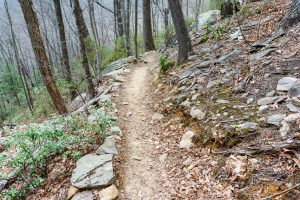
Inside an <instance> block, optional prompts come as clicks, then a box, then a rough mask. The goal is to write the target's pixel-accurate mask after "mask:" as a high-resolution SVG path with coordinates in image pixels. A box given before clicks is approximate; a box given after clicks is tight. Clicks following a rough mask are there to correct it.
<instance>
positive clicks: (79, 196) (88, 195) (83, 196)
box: [72, 190, 96, 200]
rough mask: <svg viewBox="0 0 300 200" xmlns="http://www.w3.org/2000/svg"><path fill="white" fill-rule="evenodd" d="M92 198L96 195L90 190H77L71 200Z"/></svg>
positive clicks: (90, 199)
mask: <svg viewBox="0 0 300 200" xmlns="http://www.w3.org/2000/svg"><path fill="white" fill-rule="evenodd" d="M94 199H96V196H95V195H94V193H93V192H92V191H89V190H87V191H83V192H79V193H77V194H75V195H74V197H73V198H72V200H94Z"/></svg>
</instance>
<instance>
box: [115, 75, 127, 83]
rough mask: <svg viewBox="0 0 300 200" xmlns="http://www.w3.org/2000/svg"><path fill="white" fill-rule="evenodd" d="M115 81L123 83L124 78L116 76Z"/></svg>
mask: <svg viewBox="0 0 300 200" xmlns="http://www.w3.org/2000/svg"><path fill="white" fill-rule="evenodd" d="M115 81H117V82H125V78H124V77H123V76H116V77H115Z"/></svg>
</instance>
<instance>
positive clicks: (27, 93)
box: [4, 0, 33, 113]
mask: <svg viewBox="0 0 300 200" xmlns="http://www.w3.org/2000/svg"><path fill="white" fill-rule="evenodd" d="M4 5H5V11H6V14H7V18H8V23H9V27H10V33H11V39H12V46H13V49H14V55H15V60H16V64H17V68H18V72H19V74H20V77H21V80H22V86H23V89H24V94H25V97H26V100H27V104H28V108H29V110H30V112H31V113H32V112H33V102H32V97H31V93H30V90H29V87H28V84H27V81H26V77H25V73H24V69H23V68H24V66H21V60H20V55H19V51H18V47H17V42H16V36H15V32H14V30H13V26H12V20H11V17H10V13H9V10H8V5H7V1H6V0H5V1H4Z"/></svg>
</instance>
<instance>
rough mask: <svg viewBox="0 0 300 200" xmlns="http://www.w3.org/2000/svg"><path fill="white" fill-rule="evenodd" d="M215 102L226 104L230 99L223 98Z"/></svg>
mask: <svg viewBox="0 0 300 200" xmlns="http://www.w3.org/2000/svg"><path fill="white" fill-rule="evenodd" d="M216 102H217V103H219V104H228V103H230V101H227V100H225V99H218V100H217V101H216Z"/></svg>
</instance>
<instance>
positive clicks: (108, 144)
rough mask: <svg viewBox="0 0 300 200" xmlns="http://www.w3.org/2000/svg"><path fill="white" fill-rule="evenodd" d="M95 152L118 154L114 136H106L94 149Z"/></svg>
mask: <svg viewBox="0 0 300 200" xmlns="http://www.w3.org/2000/svg"><path fill="white" fill-rule="evenodd" d="M96 154H98V155H104V154H115V155H117V154H118V149H117V146H116V139H115V136H110V137H107V138H106V139H105V141H104V143H103V144H102V145H101V146H100V147H99V148H98V149H97V150H96Z"/></svg>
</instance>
